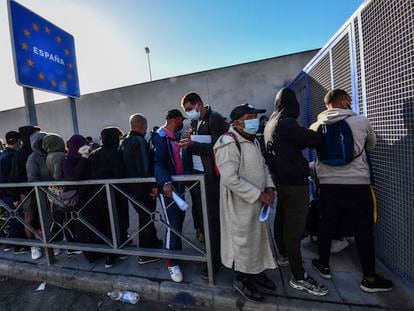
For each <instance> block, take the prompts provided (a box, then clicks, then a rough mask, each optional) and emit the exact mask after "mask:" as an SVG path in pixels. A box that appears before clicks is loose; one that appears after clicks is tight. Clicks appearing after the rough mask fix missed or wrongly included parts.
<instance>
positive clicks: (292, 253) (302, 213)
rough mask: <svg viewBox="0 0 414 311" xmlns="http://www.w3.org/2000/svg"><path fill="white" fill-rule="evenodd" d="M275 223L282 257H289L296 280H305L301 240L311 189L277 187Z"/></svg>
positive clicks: (304, 186)
mask: <svg viewBox="0 0 414 311" xmlns="http://www.w3.org/2000/svg"><path fill="white" fill-rule="evenodd" d="M276 190H277V206H276V216H275V217H276V218H275V222H274V234H275V242H276V245H277V248H278V251H279V254H280V255H283V256H287V257H288V259H289V266H290V270H291V271H292V274H293V276H294V278H295V280H303V278H304V276H305V270H304V268H303V263H302V252H301V244H300V243H301V240H302V236H303V233H304V232H305V225H306V215H307V213H308V204H309V187H308V186H307V185H303V186H296V185H295V186H293V185H277V186H276Z"/></svg>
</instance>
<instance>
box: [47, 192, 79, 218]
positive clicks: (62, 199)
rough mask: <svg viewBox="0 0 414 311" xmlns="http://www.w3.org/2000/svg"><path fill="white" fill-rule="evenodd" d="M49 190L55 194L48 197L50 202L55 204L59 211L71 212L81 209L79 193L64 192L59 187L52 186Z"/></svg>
mask: <svg viewBox="0 0 414 311" xmlns="http://www.w3.org/2000/svg"><path fill="white" fill-rule="evenodd" d="M48 190H49V191H50V192H51V193H52V194H53V195H49V194H48V196H47V198H48V199H49V202H50V203H51V204H53V205H54V206H55V207H56V208H57V209H58V210H60V211H63V212H70V211H74V210H77V209H79V191H78V190H68V191H63V188H59V186H55V187H53V186H51V187H49V188H48Z"/></svg>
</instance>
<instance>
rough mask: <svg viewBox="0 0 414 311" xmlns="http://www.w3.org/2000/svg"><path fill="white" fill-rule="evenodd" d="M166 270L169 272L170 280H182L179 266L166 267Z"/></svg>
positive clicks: (178, 281)
mask: <svg viewBox="0 0 414 311" xmlns="http://www.w3.org/2000/svg"><path fill="white" fill-rule="evenodd" d="M168 272H170V276H171V280H173V281H174V282H177V283H180V282H181V281H182V280H183V274H182V273H181V269H180V266H171V267H168Z"/></svg>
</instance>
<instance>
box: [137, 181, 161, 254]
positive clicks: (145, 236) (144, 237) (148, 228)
mask: <svg viewBox="0 0 414 311" xmlns="http://www.w3.org/2000/svg"><path fill="white" fill-rule="evenodd" d="M129 191H130V194H131V195H132V197H133V198H134V199H135V200H137V201H138V202H140V203H141V204H143V205H144V206H145V207H147V209H149V210H150V211H151V212H154V211H155V209H156V207H157V199H156V198H151V196H150V195H149V194H150V192H151V187H150V185H147V184H133V185H130V186H129ZM132 206H133V207H134V209H135V210H136V211H137V213H138V218H139V219H138V220H139V229H140V230H141V231H140V232H139V247H145V248H159V247H160V246H161V241H160V240H159V239H158V237H157V230H156V229H155V224H154V222H152V223H150V224H148V223H149V222H150V221H151V215H150V214H148V213H147V212H146V211H144V210H143V209H142V208H140V207H138V206H136V205H135V204H132ZM147 224H148V225H147ZM144 227H145V228H144ZM142 228H144V230H142Z"/></svg>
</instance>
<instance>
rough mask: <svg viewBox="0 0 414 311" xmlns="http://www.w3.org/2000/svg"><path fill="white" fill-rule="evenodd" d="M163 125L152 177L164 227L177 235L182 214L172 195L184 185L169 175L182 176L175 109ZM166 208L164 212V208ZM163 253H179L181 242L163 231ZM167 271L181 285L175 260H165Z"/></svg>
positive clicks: (156, 136) (155, 143) (178, 115)
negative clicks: (166, 250)
mask: <svg viewBox="0 0 414 311" xmlns="http://www.w3.org/2000/svg"><path fill="white" fill-rule="evenodd" d="M165 119H166V122H165V124H164V126H162V127H161V128H160V129H159V130H158V131H157V132H156V133H155V134H154V135H153V136H152V143H153V146H154V173H155V179H156V180H157V185H158V187H159V188H160V189H161V195H160V199H161V203H162V204H161V205H162V207H163V210H164V216H165V219H166V221H167V223H168V224H169V225H170V226H171V227H172V228H174V230H176V231H177V232H179V233H181V231H182V228H183V222H184V217H185V212H184V211H182V210H181V209H180V208H179V207H178V206H177V205H176V204H175V203H174V201H173V199H172V193H173V192H174V191H176V192H177V193H183V192H184V184H181V183H177V182H173V181H172V179H171V176H172V175H181V174H183V173H184V163H183V160H182V152H181V147H180V146H179V141H180V133H179V132H180V131H181V130H182V128H183V120H184V119H185V118H184V117H183V115H182V114H181V112H180V111H179V110H178V109H171V110H169V111H167V113H166V114H165ZM167 207H168V208H167ZM164 242H165V249H168V250H181V249H182V243H181V238H180V237H179V236H177V235H176V234H175V233H174V232H172V230H170V229H169V228H167V230H166V236H165V241H164ZM167 268H168V271H169V273H170V276H171V279H172V280H173V281H174V282H181V281H182V280H183V275H182V272H181V269H180V266H179V265H178V262H177V261H176V260H172V259H167Z"/></svg>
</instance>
